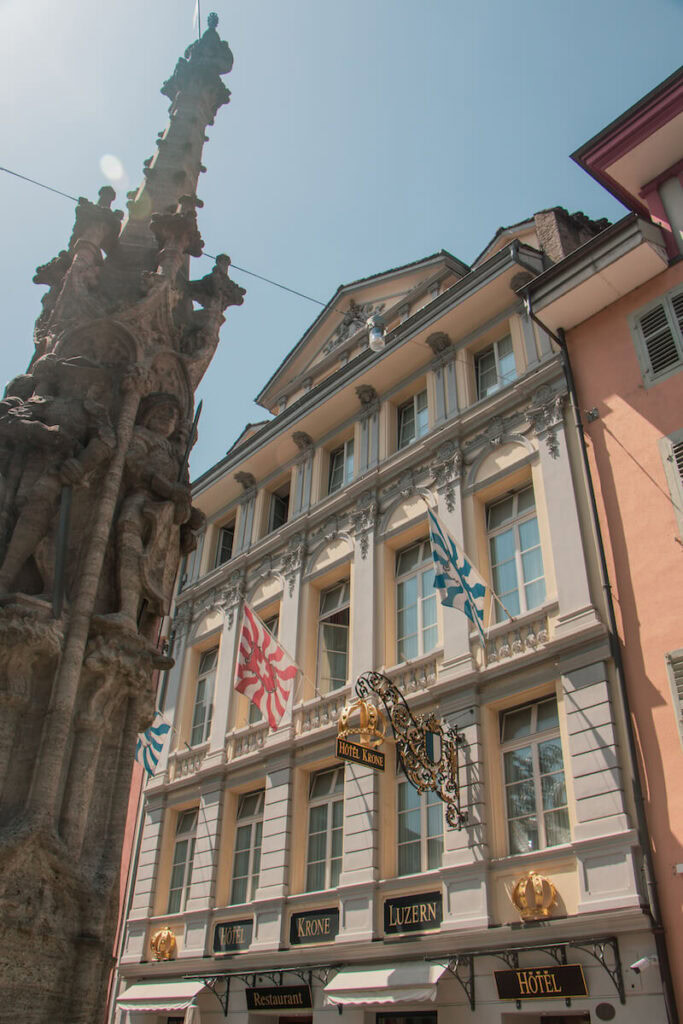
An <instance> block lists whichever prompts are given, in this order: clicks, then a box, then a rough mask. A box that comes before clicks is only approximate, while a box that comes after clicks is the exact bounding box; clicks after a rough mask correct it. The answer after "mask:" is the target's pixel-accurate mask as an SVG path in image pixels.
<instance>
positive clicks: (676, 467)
mask: <svg viewBox="0 0 683 1024" xmlns="http://www.w3.org/2000/svg"><path fill="white" fill-rule="evenodd" d="M658 444H659V451H660V454H661V456H662V461H663V464H664V473H665V475H666V482H667V483H668V485H669V493H670V494H671V501H672V503H673V507H674V514H675V516H676V521H677V522H678V532H679V533H680V535H681V537H683V430H676V431H675V432H674V433H673V434H669V436H668V437H662V438H660V439H659V442H658Z"/></svg>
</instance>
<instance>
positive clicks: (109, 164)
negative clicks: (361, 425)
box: [100, 153, 125, 181]
mask: <svg viewBox="0 0 683 1024" xmlns="http://www.w3.org/2000/svg"><path fill="white" fill-rule="evenodd" d="M100 170H101V171H102V174H103V175H104V176H105V178H108V179H109V181H121V179H122V178H123V176H124V174H125V171H124V169H123V164H122V163H121V161H120V160H119V158H118V157H117V156H114V154H113V153H105V154H104V156H101V157H100Z"/></svg>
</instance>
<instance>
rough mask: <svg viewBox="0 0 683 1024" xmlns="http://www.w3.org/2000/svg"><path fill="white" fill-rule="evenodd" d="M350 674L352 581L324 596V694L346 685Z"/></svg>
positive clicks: (321, 628) (321, 670)
mask: <svg viewBox="0 0 683 1024" xmlns="http://www.w3.org/2000/svg"><path fill="white" fill-rule="evenodd" d="M348 674H349V582H348V580H344V581H343V582H341V583H337V584H335V586H334V587H330V589H329V590H323V592H322V593H321V595H320V616H319V622H318V686H319V688H320V692H321V693H328V692H329V691H330V690H339V689H340V688H341V687H342V686H346V682H347V679H348Z"/></svg>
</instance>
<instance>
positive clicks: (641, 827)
mask: <svg viewBox="0 0 683 1024" xmlns="http://www.w3.org/2000/svg"><path fill="white" fill-rule="evenodd" d="M523 297H524V305H525V309H526V313H527V315H528V316H529V318H530V319H531V320H533V322H534V323H535V324H537V326H538V327H540V328H541V330H543V331H545V332H546V334H549V335H550V337H551V338H552V339H553V341H555V342H556V343H557V345H558V346H559V348H560V351H561V353H562V361H563V364H564V372H565V377H566V379H567V388H568V391H569V400H570V403H571V407H572V412H573V414H574V426H575V427H576V433H577V436H578V439H579V447H580V450H581V458H582V462H583V470H584V477H585V481H586V486H587V489H588V498H589V501H590V508H591V517H592V520H593V529H594V530H595V537H596V541H597V548H598V557H599V562H600V579H601V584H602V589H603V593H604V595H605V604H606V606H607V625H608V631H609V645H610V651H611V654H612V658H613V660H614V665H615V668H616V674H617V683H618V686H619V694H620V696H621V700H622V702H623V706H624V710H625V712H626V714H625V716H624V717H625V720H626V740H627V743H628V751H629V759H630V762H631V776H632V778H631V783H632V786H633V797H634V803H635V811H636V829H637V832H638V841H639V843H640V848H641V850H642V854H643V875H644V877H645V886H646V889H647V900H648V916H649V917H650V922H651V927H652V933H653V936H654V940H655V946H656V949H657V957H658V960H659V970H660V975H661V978H662V985H663V988H664V1003H665V1006H666V1013H667V1019H668V1021H669V1024H678V1010H677V1007H676V995H675V992H674V987H673V979H672V975H671V964H670V961H669V952H668V949H667V946H666V937H665V933H664V927H663V925H662V916H661V909H660V905H659V896H658V893H657V882H656V877H655V872H654V865H653V863H652V847H651V840H650V830H649V828H648V824H647V816H646V814H645V800H644V798H643V787H642V785H641V780H640V771H639V768H638V752H637V747H636V739H635V733H634V730H633V717H632V712H631V706H630V703H629V699H628V691H627V688H626V673H625V669H624V662H623V658H622V656H621V646H620V643H619V635H618V632H617V621H616V617H615V614H614V601H613V599H612V584H611V583H610V578H609V570H608V568H607V558H606V555H605V545H604V543H603V539H602V530H601V528H600V519H599V516H598V506H597V501H596V498H595V488H594V487H593V476H592V473H591V468H590V462H589V461H588V449H587V447H586V438H585V435H584V432H583V424H582V422H581V413H580V412H579V404H578V395H577V392H576V383H575V381H574V374H573V372H572V365H571V362H570V359H569V349H568V347H567V342H566V339H565V332H564V329H563V328H561V327H558V329H557V334H555V333H554V332H553V331H551V330H550V328H549V327H547V326H546V325H545V324H544V323H543V322H542V321H541V320H539V319H538V317H537V316H536V315H535V313H534V312H533V310H532V308H531V298H530V296H529V293H528V292H526V293H524V296H523Z"/></svg>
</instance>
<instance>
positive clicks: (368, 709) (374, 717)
mask: <svg viewBox="0 0 683 1024" xmlns="http://www.w3.org/2000/svg"><path fill="white" fill-rule="evenodd" d="M354 711H358V713H359V719H360V720H359V722H358V724H357V725H352V724H351V716H352V714H353V712H354ZM386 729H387V724H386V721H385V719H384V715H383V714H382V712H381V711H380V710H379V709H378V708H376V707H375V705H374V704H368V702H367V701H365V700H357V701H354V703H353V704H347V705H346V707H344V708H342V710H341V713H340V715H339V724H338V726H337V757H338V758H339V759H340V760H341V761H351V762H353V763H354V764H364V765H367V767H368V768H374V769H375V770H376V771H379V772H383V771H384V762H385V755H384V754H383V753H382V752H381V751H379V750H376V749H374V748H376V747H380V746H381V745H382V744H383V743H384V737H385V734H386ZM350 736H358V739H359V742H358V743H356V742H354V741H353V740H351V739H350V738H349V737H350Z"/></svg>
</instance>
